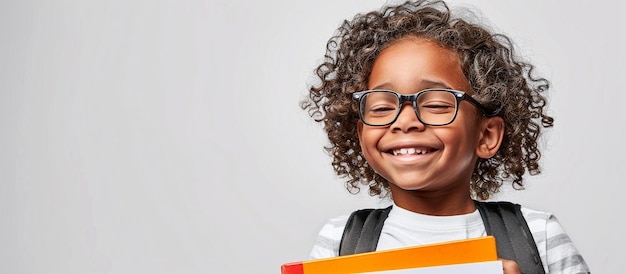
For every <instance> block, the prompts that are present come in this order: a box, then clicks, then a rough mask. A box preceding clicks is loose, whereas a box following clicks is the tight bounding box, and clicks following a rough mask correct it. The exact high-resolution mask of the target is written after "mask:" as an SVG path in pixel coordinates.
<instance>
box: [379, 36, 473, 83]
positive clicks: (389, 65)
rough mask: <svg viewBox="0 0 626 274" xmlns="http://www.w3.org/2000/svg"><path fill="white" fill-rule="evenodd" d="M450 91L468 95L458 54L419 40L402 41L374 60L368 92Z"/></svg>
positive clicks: (387, 48)
mask: <svg viewBox="0 0 626 274" xmlns="http://www.w3.org/2000/svg"><path fill="white" fill-rule="evenodd" d="M437 87H440V88H450V89H456V90H462V91H466V92H469V83H468V81H467V79H466V77H465V75H464V74H463V70H462V68H461V61H460V58H459V56H458V54H457V53H456V52H454V51H452V50H449V49H446V48H444V47H442V46H440V45H438V44H436V43H434V42H432V41H429V40H427V39H423V38H416V37H410V38H404V39H401V40H398V41H396V42H394V43H393V44H391V45H389V46H388V47H386V48H385V49H384V50H383V51H382V52H381V53H380V54H379V55H378V57H376V60H375V61H374V64H373V66H372V72H371V73H370V76H369V79H368V88H369V89H374V88H387V89H394V90H396V91H397V92H400V93H415V92H417V91H419V90H421V89H425V88H437Z"/></svg>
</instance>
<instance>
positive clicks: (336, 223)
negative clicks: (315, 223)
mask: <svg viewBox="0 0 626 274" xmlns="http://www.w3.org/2000/svg"><path fill="white" fill-rule="evenodd" d="M348 217H349V215H342V216H339V217H335V218H332V219H329V220H328V221H327V222H326V223H325V224H324V226H322V229H320V232H319V234H318V235H317V239H316V240H315V245H314V246H313V250H311V254H310V256H309V258H310V259H322V258H330V257H336V256H338V255H339V243H340V242H341V236H342V235H343V230H344V228H345V226H346V223H347V222H348Z"/></svg>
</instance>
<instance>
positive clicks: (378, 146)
mask: <svg viewBox="0 0 626 274" xmlns="http://www.w3.org/2000/svg"><path fill="white" fill-rule="evenodd" d="M315 72H316V75H317V77H319V80H320V82H319V83H317V84H315V85H313V86H312V87H311V88H310V94H309V96H308V97H307V99H305V100H304V101H303V102H302V107H303V109H305V110H308V112H309V113H310V115H311V117H313V118H314V119H315V121H317V122H321V123H322V124H323V125H324V130H325V131H326V133H327V134H328V138H329V141H330V145H329V146H328V147H327V150H328V152H329V153H330V154H331V155H332V158H333V162H332V165H333V168H334V170H335V172H336V173H337V174H338V175H339V176H341V177H343V178H346V179H347V184H346V185H347V188H348V189H349V190H350V191H351V192H355V191H358V190H359V185H366V186H367V187H368V189H369V193H370V195H373V196H375V195H378V196H380V197H388V196H390V198H391V199H392V200H393V205H392V208H391V211H390V213H389V215H388V218H387V219H386V220H385V222H384V226H383V228H382V232H381V234H380V237H379V239H378V244H377V247H376V250H384V249H391V248H398V247H403V246H411V245H422V244H428V243H434V242H442V241H450V240H457V239H466V238H473V237H480V236H485V235H486V230H485V225H484V224H483V220H482V219H481V215H480V213H479V212H478V210H477V207H476V204H475V201H474V199H480V200H486V199H488V198H489V197H490V195H492V194H494V193H497V192H498V191H499V189H500V187H501V186H502V184H503V183H505V182H510V183H511V184H512V186H513V187H514V188H516V189H522V188H523V186H524V184H523V178H522V176H523V175H524V174H525V173H526V171H528V173H529V174H531V175H535V174H538V173H539V164H538V160H539V158H540V155H541V154H540V151H539V148H538V144H537V140H538V137H539V135H540V133H541V131H542V130H543V129H544V128H548V127H551V126H552V124H553V118H552V117H550V116H548V115H547V114H546V113H545V106H546V97H544V95H543V94H544V93H545V91H546V90H547V89H548V81H547V80H546V79H544V78H541V77H536V76H534V75H533V73H532V72H533V66H532V65H531V64H528V63H526V62H524V61H522V60H520V59H519V58H518V57H517V56H516V55H515V53H514V51H513V45H512V43H511V42H510V41H509V39H508V37H506V36H504V35H501V34H494V33H491V32H489V30H487V29H485V28H483V27H481V26H479V25H476V24H474V23H470V22H467V21H465V20H463V19H460V18H455V17H453V15H452V14H451V12H450V10H449V8H448V6H447V5H446V4H445V3H444V2H441V1H434V2H427V1H416V2H411V1H410V2H406V3H404V4H400V5H398V6H390V7H386V8H384V9H382V10H381V11H380V12H370V13H367V14H359V15H357V16H356V17H354V18H353V19H352V20H351V21H344V23H343V24H342V25H341V26H340V27H339V29H338V31H337V33H336V35H335V36H334V37H332V38H331V39H330V41H329V42H328V44H327V53H326V56H325V60H324V62H323V63H322V64H321V65H320V66H319V67H317V69H316V71H315ZM522 213H523V216H524V219H525V220H526V223H527V224H528V226H529V228H530V231H531V232H532V237H533V238H534V242H535V243H536V245H537V249H538V251H539V255H540V257H541V262H542V265H543V268H544V269H545V271H546V273H588V272H589V270H588V268H587V265H586V263H585V261H584V259H583V258H582V256H581V255H580V254H579V253H578V251H577V250H576V248H575V247H574V244H573V243H572V242H571V240H570V238H569V237H568V236H567V234H566V233H565V232H564V230H563V229H562V227H561V225H560V224H559V222H558V221H557V219H556V218H555V217H554V216H553V215H551V214H549V213H544V212H539V211H534V210H531V209H527V208H522ZM346 222H347V216H343V217H339V218H335V219H331V220H330V221H329V222H328V223H327V224H326V225H325V226H324V227H323V228H322V230H321V231H320V234H319V237H318V240H317V242H316V244H315V246H314V248H313V250H312V252H311V258H312V259H318V258H326V257H333V256H338V250H339V243H340V240H341V237H342V233H343V230H344V227H345V225H346ZM502 261H503V267H504V271H505V273H519V269H518V265H517V263H516V262H514V261H510V260H502Z"/></svg>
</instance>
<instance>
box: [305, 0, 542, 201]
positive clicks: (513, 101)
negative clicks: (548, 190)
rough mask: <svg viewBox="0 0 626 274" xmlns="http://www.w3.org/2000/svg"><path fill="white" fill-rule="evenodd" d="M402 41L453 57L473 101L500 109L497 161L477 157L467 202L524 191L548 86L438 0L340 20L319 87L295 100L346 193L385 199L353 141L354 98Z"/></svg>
mask: <svg viewBox="0 0 626 274" xmlns="http://www.w3.org/2000/svg"><path fill="white" fill-rule="evenodd" d="M408 36H413V37H419V38H423V39H427V40H429V41H432V42H435V43H437V44H439V45H440V46H443V47H444V48H447V49H449V50H452V51H454V52H456V53H458V55H459V57H460V60H461V64H462V70H463V73H464V74H465V77H466V78H467V79H468V80H469V84H470V87H471V89H472V91H473V92H474V95H473V97H474V98H475V99H477V100H478V101H479V102H481V103H482V104H484V105H485V106H487V107H488V108H491V109H500V112H499V114H498V115H499V116H501V117H502V118H503V120H504V122H505V132H504V138H503V141H502V145H501V147H500V149H499V150H498V152H497V153H496V155H494V156H493V157H491V158H489V159H478V160H477V162H476V166H475V168H474V172H473V174H472V178H471V182H470V184H471V191H472V195H473V197H476V198H479V199H483V200H486V199H488V198H489V197H490V195H491V194H494V193H497V192H498V191H499V190H500V187H501V186H502V184H503V183H504V182H505V181H510V182H511V185H512V186H513V188H514V189H523V187H524V184H523V178H522V176H523V175H524V174H525V172H526V170H528V172H529V174H531V175H536V174H538V173H540V169H539V158H540V156H541V153H540V151H539V148H538V144H537V143H538V138H539V136H540V133H541V130H542V128H548V127H552V125H553V122H554V119H553V118H552V117H550V116H548V115H547V114H546V113H545V108H546V97H545V96H544V95H542V94H543V93H545V92H546V91H547V89H548V87H549V82H548V80H546V79H544V78H541V77H535V76H534V73H533V69H534V66H533V65H531V64H529V63H527V62H525V61H523V60H521V59H520V58H519V57H518V56H516V55H515V53H514V49H513V43H512V42H511V40H510V39H509V38H508V37H507V36H506V35H503V34H498V33H492V32H490V31H489V30H488V29H487V28H486V27H483V26H480V25H478V24H476V23H472V22H469V21H467V20H464V19H461V18H455V17H453V16H452V13H451V10H450V8H449V7H448V5H447V4H446V3H445V2H443V1H432V2H431V1H407V2H405V3H402V4H399V5H394V6H387V7H383V8H382V9H381V10H380V11H372V12H369V13H366V14H357V15H356V16H355V17H354V18H353V19H352V20H351V21H348V20H345V21H343V23H342V24H341V25H340V27H339V28H338V29H337V31H336V33H335V35H334V36H333V37H331V38H330V40H329V41H328V43H327V45H326V54H325V56H324V60H323V62H322V64H320V65H319V66H318V67H317V68H316V69H315V74H316V76H317V77H318V78H319V79H318V80H319V82H318V83H315V84H311V86H310V88H309V94H308V96H307V97H306V98H305V99H304V100H302V101H301V107H302V108H303V109H304V110H307V111H308V113H309V115H310V116H311V117H312V118H313V119H314V120H315V121H316V122H321V123H322V124H323V126H324V130H325V131H326V133H327V134H328V139H329V141H330V144H329V145H328V146H326V147H325V148H326V150H327V151H328V153H329V154H330V155H331V156H332V158H333V160H332V166H333V169H334V170H335V172H336V173H337V175H339V176H340V177H342V178H346V179H347V182H346V187H347V189H348V190H349V191H350V192H351V193H356V192H359V190H360V187H359V186H360V185H367V186H368V187H369V194H370V195H372V196H376V195H380V196H386V194H388V190H389V183H388V182H387V181H386V179H384V178H383V177H381V176H380V175H377V174H376V173H375V172H374V170H372V169H371V168H369V167H368V164H367V161H366V160H365V158H364V157H363V155H362V152H361V147H360V145H359V139H358V137H357V132H356V130H357V121H358V120H359V115H358V109H357V105H356V102H354V101H353V100H352V97H351V95H352V93H354V92H357V91H361V90H365V89H366V88H367V81H368V77H369V75H370V72H371V69H372V65H373V63H374V60H375V59H376V57H377V56H378V54H379V53H380V52H381V51H382V50H383V49H385V47H387V46H389V45H390V44H392V43H393V42H394V41H397V40H398V39H402V38H405V37H408Z"/></svg>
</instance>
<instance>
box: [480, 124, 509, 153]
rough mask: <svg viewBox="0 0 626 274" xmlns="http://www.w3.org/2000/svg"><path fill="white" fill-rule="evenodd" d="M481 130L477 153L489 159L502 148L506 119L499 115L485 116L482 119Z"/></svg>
mask: <svg viewBox="0 0 626 274" xmlns="http://www.w3.org/2000/svg"><path fill="white" fill-rule="evenodd" d="M480 130H481V131H480V132H479V138H478V146H476V155H477V156H478V157H480V158H483V159H488V158H491V157H493V155H496V152H498V149H500V145H501V144H502V138H504V120H503V119H502V117H499V116H495V117H484V118H483V119H482V120H481V121H480Z"/></svg>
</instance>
